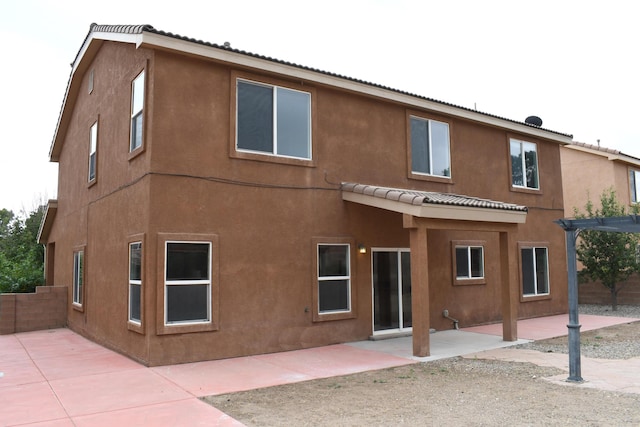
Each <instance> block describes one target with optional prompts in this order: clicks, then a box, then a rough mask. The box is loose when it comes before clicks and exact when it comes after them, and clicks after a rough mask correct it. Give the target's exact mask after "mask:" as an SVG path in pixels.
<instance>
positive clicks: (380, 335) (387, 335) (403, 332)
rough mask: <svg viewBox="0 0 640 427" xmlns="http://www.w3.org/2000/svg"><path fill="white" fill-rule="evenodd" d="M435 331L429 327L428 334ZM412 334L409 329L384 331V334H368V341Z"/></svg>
mask: <svg viewBox="0 0 640 427" xmlns="http://www.w3.org/2000/svg"><path fill="white" fill-rule="evenodd" d="M435 331H436V330H435V329H429V333H430V334H432V333H434V332H435ZM412 335H413V333H412V332H411V331H401V332H389V333H386V334H377V335H370V336H369V341H382V340H390V339H393V338H404V337H410V336H412Z"/></svg>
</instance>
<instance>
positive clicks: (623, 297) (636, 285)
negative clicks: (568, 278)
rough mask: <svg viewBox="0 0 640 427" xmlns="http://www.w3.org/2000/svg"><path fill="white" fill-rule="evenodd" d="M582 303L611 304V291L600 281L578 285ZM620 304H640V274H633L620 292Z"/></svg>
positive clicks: (579, 298)
mask: <svg viewBox="0 0 640 427" xmlns="http://www.w3.org/2000/svg"><path fill="white" fill-rule="evenodd" d="M578 302H579V303H580V304H600V305H610V304H611V292H609V289H607V288H605V287H604V286H603V285H602V283H600V282H587V283H581V284H579V285H578ZM618 304H619V305H640V275H638V274H634V275H632V276H631V277H630V278H629V279H628V280H627V281H626V282H625V283H624V284H623V288H622V289H621V290H620V292H618Z"/></svg>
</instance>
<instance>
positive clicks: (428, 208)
mask: <svg viewBox="0 0 640 427" xmlns="http://www.w3.org/2000/svg"><path fill="white" fill-rule="evenodd" d="M342 199H343V200H345V201H348V202H353V203H359V204H361V205H366V206H372V207H375V208H380V209H385V210H388V211H392V212H398V213H403V214H408V215H411V216H414V217H418V218H432V219H449V220H460V221H476V222H478V221H479V222H497V223H510V224H524V223H525V222H526V219H527V208H526V207H524V206H518V205H513V204H510V203H503V202H496V201H493V200H488V199H480V198H477V197H470V196H462V195H457V194H449V193H435V192H427V191H416V190H408V189H399V188H389V187H379V186H373V185H362V184H355V183H343V184H342Z"/></svg>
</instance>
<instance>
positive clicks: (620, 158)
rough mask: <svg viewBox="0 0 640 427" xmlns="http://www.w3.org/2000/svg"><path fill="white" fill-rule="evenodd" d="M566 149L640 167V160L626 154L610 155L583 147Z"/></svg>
mask: <svg viewBox="0 0 640 427" xmlns="http://www.w3.org/2000/svg"><path fill="white" fill-rule="evenodd" d="M566 148H570V149H571V150H576V151H582V152H583V153H589V154H593V155H594V156H600V157H606V158H607V160H611V161H612V162H615V161H619V162H624V163H628V164H631V165H635V166H640V159H636V158H635V157H631V156H627V155H626V154H624V153H618V154H616V153H608V152H606V151H601V150H597V149H595V148H589V147H582V146H580V145H573V144H571V145H567V146H566Z"/></svg>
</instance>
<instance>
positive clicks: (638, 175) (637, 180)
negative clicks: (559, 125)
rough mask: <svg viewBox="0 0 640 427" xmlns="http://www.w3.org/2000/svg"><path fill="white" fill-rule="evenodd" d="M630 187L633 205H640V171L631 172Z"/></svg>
mask: <svg viewBox="0 0 640 427" xmlns="http://www.w3.org/2000/svg"><path fill="white" fill-rule="evenodd" d="M629 186H630V188H629V190H630V193H631V203H640V171H637V170H633V169H631V170H629Z"/></svg>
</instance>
